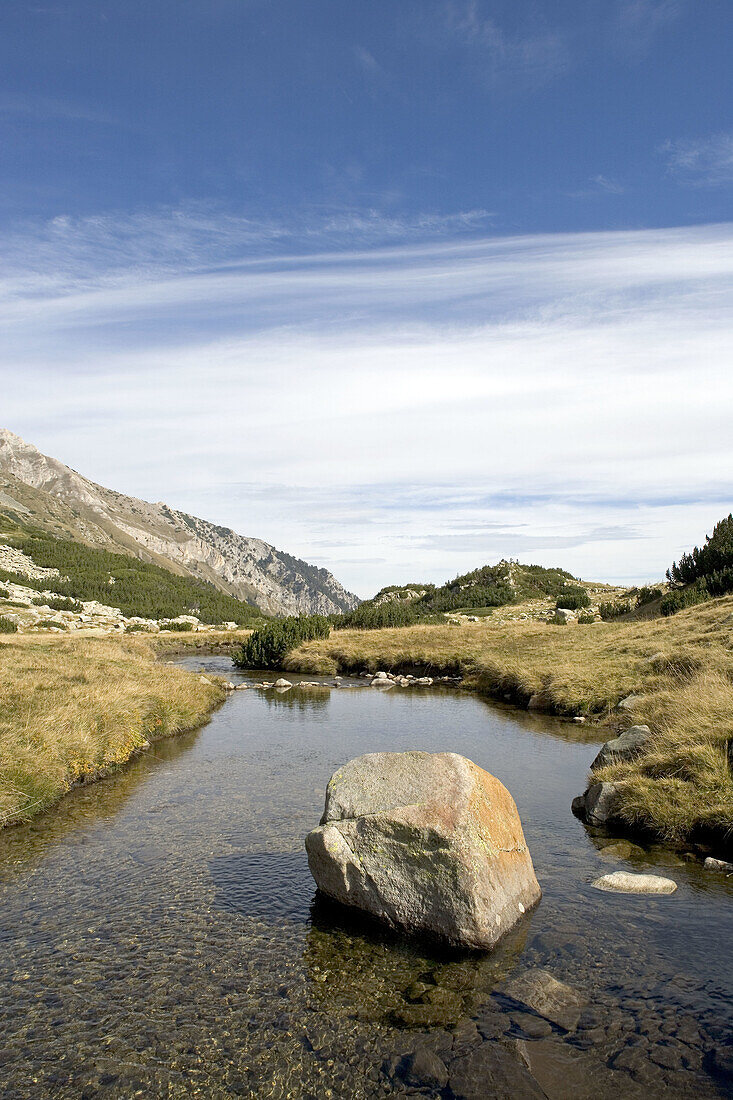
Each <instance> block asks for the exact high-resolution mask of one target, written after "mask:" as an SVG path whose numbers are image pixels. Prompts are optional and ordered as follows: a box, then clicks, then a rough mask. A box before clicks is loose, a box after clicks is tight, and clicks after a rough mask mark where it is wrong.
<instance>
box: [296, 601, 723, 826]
mask: <svg viewBox="0 0 733 1100" xmlns="http://www.w3.org/2000/svg"><path fill="white" fill-rule="evenodd" d="M285 667H286V668H289V669H291V670H296V669H297V670H301V671H305V672H337V671H342V672H347V671H361V670H363V669H369V670H370V671H375V670H376V669H378V668H384V669H386V670H392V671H408V670H420V671H423V672H427V673H436V674H437V673H460V674H461V675H463V676H464V677H465V680H466V684H467V686H469V687H472V688H474V689H476V690H478V691H481V692H484V693H486V694H489V695H492V696H494V697H498V698H501V699H506V700H508V701H511V702H513V703H516V704H518V705H520V706H527V704H528V703H529V701H530V699H532V701H533V706H538V707H539V709H542V710H545V711H547V712H550V713H555V714H560V715H567V716H570V715H573V716H574V715H583V716H586V717H589V718H592V719H595V720H598V721H602V722H604V723H606V724H607V725H608V726H609V736H610V730H611V727H614V728H616V729H622V728H625V727H626V726H628V725H631V724H632V723H633V722H645V723H647V724H648V725H649V726H650V728H651V729H652V732H653V734H654V738H653V744H652V748H651V750H650V751H649V752H647V753H645V754H644V756H642V757H640V758H639V759H638V760H637V761H635V762H633V763H630V764H625V765H615V766H613V767H611V768H607V769H604V771H603V772H597V773H595V777H596V778H599V779H607V780H609V781H613V782H616V783H618V785H619V792H620V799H621V805H620V815H621V817H622V819H623V820H624V822H625V823H626V824H628V825H629V826H630V827H632V828H636V829H645V830H647V831H649V832H651V833H654V834H655V835H657V836H660V837H662V838H664V839H665V840H668V841H672V842H682V841H686V840H690V839H694V838H695V837H696V836H705V835H709V834H714V835H715V837H716V838H717V839H718V840H720V839H723V840H725V841H726V843H728V842H729V841H730V838H731V836H733V779H732V778H731V765H730V760H729V751H730V750H729V744H730V742H731V741H732V740H733V597H731V596H727V597H724V598H722V599H717V600H709V601H706V602H705V603H704V604H701V605H698V606H696V607H691V608H689V609H687V610H685V611H680V612H679V613H678V614H677V615H675V616H673V617H672V618H667V619H659V618H657V619H651V620H641V619H639V620H633V621H622V622H619V621H614V622H604V623H595V624H593V625H585V626H581V625H573V626H550V625H545V624H541V623H536V622H503V623H497V622H496V620H495V619H494V618H492V617H489V618H486V619H484V620H482V621H481V622H479V623H462V624H461V625H460V626H448V625H446V626H427V625H417V626H410V627H403V628H397V629H390V630H369V631H366V630H364V631H356V630H340V631H336V632H333V633H332V634H331V636H330V638H328V639H325V640H322V641H312V642H307V643H305V644H304V645H302V646H301V647H300V648H299V649H297V650H295V651H294V652H293V653H291V654H290V656H289V658H288V659H287V660H286V662H285ZM632 694H633V695H636V696H639V699H638V701H637V702H636V704H635V706H634V709H633V711H632V712H623V713H622V712H619V711H618V710H617V709H616V708H617V704H618V703H619V701H620V700H622V699H624V698H625V697H626V696H628V695H632ZM533 697H534V698H533Z"/></svg>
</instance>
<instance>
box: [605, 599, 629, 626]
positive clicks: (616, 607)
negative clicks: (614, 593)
mask: <svg viewBox="0 0 733 1100" xmlns="http://www.w3.org/2000/svg"><path fill="white" fill-rule="evenodd" d="M598 610H599V612H600V615H601V618H602V619H603V620H604V621H608V620H609V619H618V618H619V617H620V616H621V615H628V614H629V612H631V611H633V610H634V609H633V607H632V606H631V602H630V601H629V600H607V601H606V602H605V603H602V604H601V605H600V606H599V608H598Z"/></svg>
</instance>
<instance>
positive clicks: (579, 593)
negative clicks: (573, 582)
mask: <svg viewBox="0 0 733 1100" xmlns="http://www.w3.org/2000/svg"><path fill="white" fill-rule="evenodd" d="M555 607H556V608H558V609H559V608H564V609H565V610H566V611H578V610H580V608H582V607H590V596H589V595H588V593H587V592H586V590H585V589H584V588H568V590H567V591H566V592H563V593H562V595H561V596H558V597H557V601H556V603H555Z"/></svg>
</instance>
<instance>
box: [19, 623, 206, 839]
mask: <svg viewBox="0 0 733 1100" xmlns="http://www.w3.org/2000/svg"><path fill="white" fill-rule="evenodd" d="M0 670H1V672H2V675H1V676H0V826H3V825H8V824H12V823H15V822H18V821H26V820H28V819H29V818H31V817H33V816H35V815H36V814H38V813H41V812H42V811H43V810H45V809H47V808H48V807H49V806H51V805H53V804H54V803H55V802H57V801H58V799H59V798H61V797H62V795H64V794H65V793H66V792H67V791H69V790H70V789H71V788H72V787H74V786H75V785H77V784H79V783H86V782H90V781H92V780H95V779H99V778H102V777H103V776H105V775H107V774H109V773H110V772H112V771H114V770H115V769H116V768H118V767H120V766H121V765H123V764H125V763H126V762H127V761H128V760H129V759H130V758H131V757H132V756H134V755H135V754H137V753H140V752H143V751H145V750H146V749H147V748H148V747H149V746H150V745H151V744H152V743H153V742H154V741H156V740H158V739H159V738H161V737H169V736H171V735H173V734H176V733H181V732H182V731H184V730H187V729H193V728H195V727H196V726H199V725H201V724H202V723H203V722H204V721H205V720H206V718H207V717H208V715H209V714H210V713H211V711H212V709H213V708H214V707H215V706H216V705H217V704H218V703H219V702H221V700H222V699H223V698H224V695H225V691H224V688H223V687H222V685H221V684H220V683H218V682H212V683H205V682H203V681H202V680H201V679H200V678H199V677H198V676H196V675H194V674H192V673H189V672H185V671H183V670H182V669H178V668H174V667H171V666H170V665H166V664H162V663H160V662H159V661H157V660H156V658H155V654H154V652H153V650H152V649H151V648H150V647H149V646H148V645H147V644H146V643H145V642H143V641H141V640H138V639H133V638H111V637H73V638H66V637H61V636H58V635H44V634H38V635H17V634H16V635H6V636H3V640H2V641H1V642H0Z"/></svg>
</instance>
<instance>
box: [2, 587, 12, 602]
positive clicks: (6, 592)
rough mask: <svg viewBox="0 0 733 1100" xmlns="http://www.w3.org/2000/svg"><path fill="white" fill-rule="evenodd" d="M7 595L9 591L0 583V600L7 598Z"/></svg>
mask: <svg viewBox="0 0 733 1100" xmlns="http://www.w3.org/2000/svg"><path fill="white" fill-rule="evenodd" d="M9 596H10V592H9V591H8V590H7V588H3V586H2V585H1V584H0V600H7V599H8V598H9Z"/></svg>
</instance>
